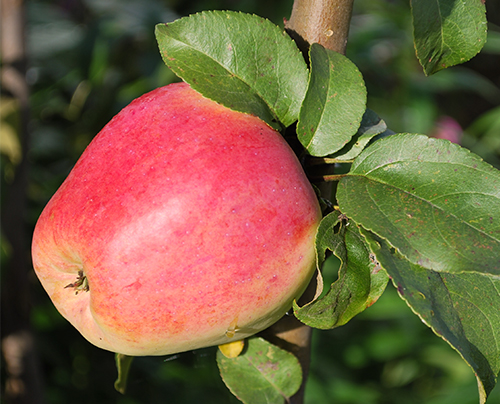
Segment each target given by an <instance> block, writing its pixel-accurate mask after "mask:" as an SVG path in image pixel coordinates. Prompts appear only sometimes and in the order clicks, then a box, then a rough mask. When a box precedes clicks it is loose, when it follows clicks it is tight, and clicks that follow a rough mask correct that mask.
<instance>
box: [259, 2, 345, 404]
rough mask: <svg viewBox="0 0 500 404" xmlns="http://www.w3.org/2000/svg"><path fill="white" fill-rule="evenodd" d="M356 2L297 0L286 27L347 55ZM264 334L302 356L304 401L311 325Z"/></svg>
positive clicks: (303, 41)
mask: <svg viewBox="0 0 500 404" xmlns="http://www.w3.org/2000/svg"><path fill="white" fill-rule="evenodd" d="M353 2H354V0H295V1H294V4H293V9H292V15H291V17H290V20H289V21H285V29H286V31H287V32H288V34H289V35H290V36H291V37H292V38H293V39H294V40H295V42H296V43H297V45H298V46H299V48H300V49H301V50H302V52H303V53H304V54H305V55H307V52H308V49H309V46H310V44H312V43H319V44H321V45H323V46H324V47H325V48H327V49H330V50H334V51H336V52H339V53H342V54H345V49H346V45H347V36H348V34H349V25H350V22H351V14H352V6H353ZM332 167H333V165H331V166H330V168H331V169H332ZM325 174H332V173H331V172H328V173H325ZM319 188H320V190H321V193H322V194H323V195H325V196H326V197H327V198H328V199H330V195H331V194H332V185H331V183H322V184H320V185H319ZM315 291H316V278H314V279H313V281H312V282H311V284H310V285H309V287H308V289H307V291H306V292H305V293H304V295H303V296H302V298H301V301H300V302H299V305H303V304H305V303H307V302H309V301H311V300H312V298H313V296H314V295H315ZM263 336H264V337H265V338H266V339H268V340H269V341H270V342H272V343H274V344H276V345H278V346H280V347H282V348H283V349H286V350H288V351H290V352H292V353H293V354H295V356H297V358H298V359H299V362H300V365H301V366H302V372H303V381H302V386H301V388H300V390H299V391H298V392H297V393H296V394H295V395H294V396H293V397H292V398H291V400H290V404H302V403H303V402H304V393H305V385H306V381H307V377H308V373H309V364H310V358H311V354H310V352H311V338H312V330H311V328H310V327H309V326H307V325H305V324H302V323H301V322H300V321H299V320H297V319H296V318H295V316H293V315H290V316H284V317H283V318H282V319H281V320H280V321H278V322H277V323H276V324H274V325H273V326H272V327H270V328H269V329H268V330H266V331H264V332H263Z"/></svg>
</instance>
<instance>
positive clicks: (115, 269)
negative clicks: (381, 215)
mask: <svg viewBox="0 0 500 404" xmlns="http://www.w3.org/2000/svg"><path fill="white" fill-rule="evenodd" d="M320 219H321V212H320V208H319V204H318V201H317V197H316V195H315V193H314V191H313V189H312V187H311V185H310V183H309V182H308V180H307V178H306V176H305V174H304V172H303V170H302V167H301V165H300V163H299V161H298V160H297V158H296V156H295V154H294V153H293V151H292V150H291V148H290V147H289V146H288V144H287V143H286V142H285V140H284V139H283V138H282V136H281V135H280V134H279V133H278V132H276V131H275V130H273V129H272V128H271V127H269V126H267V125H266V124H265V123H264V122H262V121H261V120H260V119H258V118H257V117H255V116H251V115H248V114H244V113H240V112H235V111H233V110H231V109H229V108H226V107H224V106H222V105H220V104H218V103H216V102H214V101H212V100H209V99H207V98H205V97H203V96H202V95H200V94H199V93H198V92H196V91H194V90H193V89H192V88H191V87H190V86H189V85H187V84H185V83H176V84H170V85H168V86H165V87H162V88H158V89H156V90H154V91H151V92H150V93H147V94H145V95H143V96H141V97H139V98H138V99H136V100H134V101H133V102H132V103H131V104H129V105H128V106H127V107H125V108H124V109H123V110H122V111H121V112H120V113H118V114H117V115H116V116H115V117H114V118H113V119H112V120H111V121H110V122H109V123H108V124H107V125H106V126H105V127H104V128H103V129H102V131H101V132H100V133H99V134H98V135H97V136H96V137H95V138H94V140H93V141H92V142H91V143H90V145H89V146H88V147H87V149H86V150H85V152H84V153H83V154H82V156H81V157H80V159H79V160H78V162H77V163H76V165H75V167H74V168H73V170H72V171H71V172H70V174H69V175H68V177H67V179H66V180H65V181H64V183H63V184H62V185H61V187H60V188H59V190H58V191H57V192H56V193H55V195H54V196H53V197H52V199H51V200H50V201H49V203H48V204H47V206H46V207H45V209H44V210H43V212H42V214H41V216H40V218H39V220H38V222H37V225H36V228H35V231H34V235H33V244H32V256H33V264H34V269H35V272H36V274H37V276H38V277H39V279H40V281H41V284H42V285H43V287H44V289H45V290H46V291H47V293H48V295H49V296H50V298H51V300H52V302H53V303H54V305H55V306H56V308H57V309H58V310H59V312H60V313H61V314H62V315H63V317H65V318H66V319H67V320H68V321H69V322H70V323H71V324H73V326H75V327H76V328H77V329H78V331H80V333H81V334H82V335H83V336H84V337H85V338H86V339H87V340H88V341H90V342H91V343H93V344H94V345H96V346H98V347H100V348H103V349H106V350H110V351H113V352H118V353H122V354H127V355H135V356H141V355H166V354H172V353H177V352H183V351H187V350H193V349H197V348H202V347H207V346H212V345H220V344H225V343H229V342H231V341H235V340H240V339H243V338H246V337H248V336H251V335H253V334H255V333H257V332H259V331H261V330H263V329H265V328H267V327H269V326H270V325H272V324H273V323H275V322H276V321H277V320H278V319H280V318H281V317H282V316H283V315H284V314H285V313H286V311H287V310H289V309H290V308H291V304H292V301H293V300H294V299H296V298H298V297H300V295H301V294H302V293H303V291H304V290H305V288H306V286H307V284H308V283H309V281H310V279H311V277H312V274H313V273H314V270H315V247H314V238H315V234H316V230H317V227H318V224H319V222H320Z"/></svg>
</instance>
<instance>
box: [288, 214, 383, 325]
mask: <svg viewBox="0 0 500 404" xmlns="http://www.w3.org/2000/svg"><path fill="white" fill-rule="evenodd" d="M337 215H338V213H337V212H333V213H331V214H330V215H328V216H326V217H325V219H327V220H326V221H325V220H323V221H322V222H321V224H320V228H319V230H318V235H322V237H321V238H317V239H316V243H317V247H316V248H317V250H318V256H319V258H321V256H323V257H324V251H325V250H326V249H329V250H331V251H332V252H333V253H334V254H335V255H336V256H337V257H338V258H339V259H340V260H341V266H340V269H339V277H338V279H337V280H336V281H335V282H334V283H332V285H331V287H330V290H329V291H328V292H327V293H326V294H325V295H324V296H323V297H320V298H319V299H316V300H313V301H312V302H310V303H308V304H306V305H304V306H302V307H299V306H298V305H297V304H296V303H295V302H294V313H295V316H296V317H297V318H298V319H299V320H300V321H302V322H303V323H305V324H307V325H309V326H311V327H315V328H320V329H329V328H334V327H339V326H341V325H344V324H346V323H347V322H348V321H349V320H350V319H352V318H353V317H354V316H355V315H356V314H359V313H361V312H362V311H363V310H365V309H366V308H367V307H369V306H371V305H372V304H373V303H375V301H376V300H377V299H378V298H379V297H380V295H381V294H382V293H383V291H384V290H385V287H386V285H387V282H388V277H387V274H386V273H385V272H384V271H380V267H379V266H378V265H377V263H376V262H375V261H374V260H373V258H371V256H370V250H369V248H368V246H367V244H366V242H365V240H364V238H363V237H362V236H361V234H360V233H359V229H358V227H357V226H356V225H355V224H354V223H349V226H348V227H346V224H343V225H342V226H341V227H340V229H339V230H338V231H336V230H335V225H336V224H337V223H336V222H335V220H334V218H337ZM337 222H338V221H337ZM327 226H330V227H327ZM323 261H324V259H323Z"/></svg>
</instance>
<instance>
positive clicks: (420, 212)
mask: <svg viewBox="0 0 500 404" xmlns="http://www.w3.org/2000/svg"><path fill="white" fill-rule="evenodd" d="M337 198H338V203H339V206H340V210H341V211H342V212H343V213H345V214H346V215H347V216H348V217H350V218H352V219H353V220H354V221H356V222H357V223H359V224H360V225H362V226H363V227H365V228H366V229H368V230H371V231H373V232H374V233H376V234H377V235H379V236H381V237H383V238H385V239H387V240H388V241H389V243H390V244H391V245H392V246H394V247H396V248H397V249H398V250H399V251H400V252H401V253H402V254H403V255H404V256H406V257H407V258H408V259H409V260H410V261H411V262H412V263H415V264H419V265H421V266H423V267H425V268H428V269H433V270H436V271H445V272H455V273H458V272H464V271H466V272H482V273H485V274H493V275H499V274H500V172H499V171H498V170H496V169H495V168H493V167H492V166H490V165H489V164H487V163H485V162H484V161H482V160H481V159H480V158H479V157H478V156H476V155H474V154H472V153H470V152H469V151H468V150H466V149H463V148H461V147H460V146H458V145H456V144H453V143H451V142H449V141H446V140H441V139H431V138H428V137H426V136H423V135H410V134H398V135H393V136H389V137H386V138H384V139H381V140H378V141H376V142H375V143H374V144H373V145H371V146H370V147H368V148H366V149H365V150H364V151H363V153H361V154H360V155H359V156H358V158H356V160H355V161H354V163H353V165H352V168H351V171H350V173H349V174H348V175H347V176H346V177H344V178H342V179H341V180H340V182H339V186H338V190H337Z"/></svg>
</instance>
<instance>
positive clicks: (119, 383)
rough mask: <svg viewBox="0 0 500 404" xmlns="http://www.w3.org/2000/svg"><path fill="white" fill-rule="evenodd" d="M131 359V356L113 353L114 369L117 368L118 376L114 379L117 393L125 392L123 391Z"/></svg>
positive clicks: (125, 386) (132, 358)
mask: <svg viewBox="0 0 500 404" xmlns="http://www.w3.org/2000/svg"><path fill="white" fill-rule="evenodd" d="M133 360H134V357H133V356H128V355H124V354H119V353H115V363H116V369H117V370H118V377H117V379H116V381H115V390H116V391H118V392H119V393H122V394H125V391H126V390H127V380H128V372H129V370H130V366H131V365H132V361H133Z"/></svg>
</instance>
